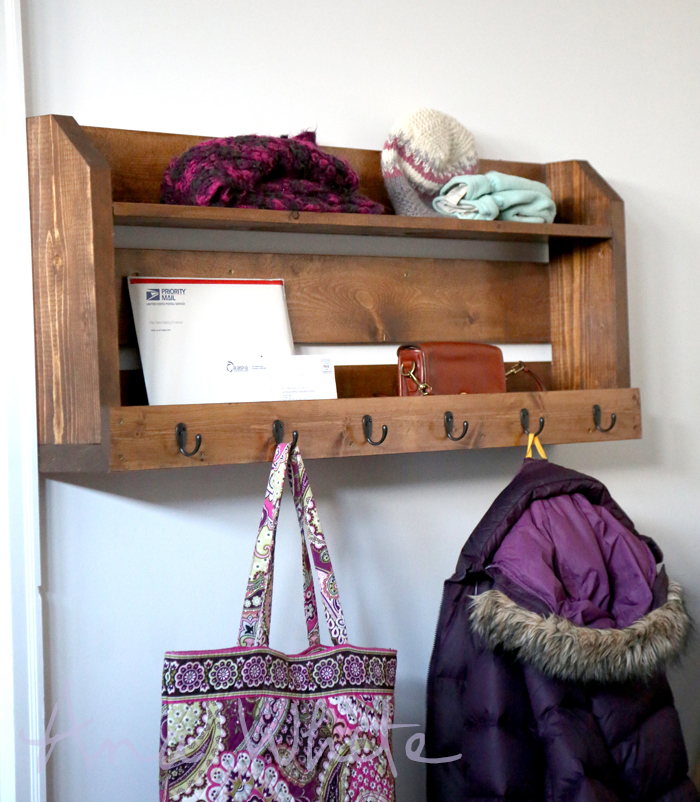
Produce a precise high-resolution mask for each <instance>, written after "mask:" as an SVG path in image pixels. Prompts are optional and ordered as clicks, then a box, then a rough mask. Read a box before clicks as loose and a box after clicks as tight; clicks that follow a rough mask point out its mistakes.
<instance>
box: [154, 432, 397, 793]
mask: <svg viewBox="0 0 700 802" xmlns="http://www.w3.org/2000/svg"><path fill="white" fill-rule="evenodd" d="M285 474H288V476H289V481H290V485H291V488H292V492H293V495H294V505H295V507H296V511H297V518H298V520H299V526H300V529H301V542H302V560H301V562H302V575H303V596H304V613H305V618H306V628H307V635H308V641H309V646H308V648H307V649H306V650H305V651H303V652H301V653H300V654H295V655H286V654H282V653H281V652H277V651H275V650H274V649H271V648H270V647H269V645H268V637H269V632H270V612H271V607H272V579H273V565H274V556H275V533H276V530H277V520H278V517H279V509H280V502H281V500H282V491H283V490H284V484H285ZM307 540H308V547H307V545H306V541H307ZM309 550H310V551H311V557H312V560H313V565H314V568H315V570H316V576H317V578H318V586H319V589H320V592H321V598H322V602H323V609H324V612H325V616H326V621H327V623H328V629H329V631H330V636H331V640H332V641H333V645H332V646H323V645H322V644H321V640H320V636H319V621H318V607H317V602H316V593H315V590H314V582H313V578H312V573H311V570H312V569H311V563H310V560H309ZM395 677H396V652H395V651H393V650H391V649H364V648H361V647H358V646H350V645H349V644H348V636H347V631H346V628H345V619H344V618H343V609H342V607H341V605H340V597H339V596H338V588H337V584H336V580H335V575H334V573H333V567H332V565H331V560H330V555H329V554H328V548H327V546H326V541H325V538H324V535H323V531H322V529H321V526H320V523H319V520H318V515H317V512H316V506H315V504H314V500H313V496H312V495H311V488H310V487H309V482H308V479H307V477H306V471H305V469H304V463H303V461H302V458H301V456H300V454H299V451H298V450H294V452H293V454H290V444H289V443H283V444H280V445H279V446H278V447H277V450H276V451H275V456H274V460H273V463H272V470H271V472H270V479H269V483H268V487H267V493H266V495H265V503H264V507H263V514H262V520H261V522H260V529H259V531H258V537H257V540H256V543H255V551H254V553H253V563H252V566H251V569H250V576H249V579H248V587H247V590H246V594H245V601H244V604H243V614H242V616H241V624H240V631H239V636H238V645H237V646H234V647H232V648H228V649H221V650H214V651H198V652H167V653H166V655H165V664H164V667H163V709H162V718H161V750H160V799H161V802H179V800H183V802H190V800H192V802H194V800H205V801H206V802H225V801H226V802H228V800H231V801H232V802H243V800H251V802H252V801H253V800H255V801H256V802H258V801H259V800H264V802H268V800H270V802H272V800H275V802H292V800H295V801H299V802H302V801H303V802H331V801H332V802H393V800H394V776H395V769H394V765H393V761H392V757H391V750H390V730H391V725H392V721H393V714H394V680H395Z"/></svg>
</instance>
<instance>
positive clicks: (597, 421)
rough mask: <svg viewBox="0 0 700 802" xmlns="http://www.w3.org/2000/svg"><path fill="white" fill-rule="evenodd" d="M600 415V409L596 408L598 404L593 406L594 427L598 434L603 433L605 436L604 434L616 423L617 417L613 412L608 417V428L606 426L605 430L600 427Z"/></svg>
mask: <svg viewBox="0 0 700 802" xmlns="http://www.w3.org/2000/svg"><path fill="white" fill-rule="evenodd" d="M600 414H601V413H600V407H599V406H598V404H594V405H593V423H595V427H596V429H597V430H598V431H599V432H603V434H605V432H609V431H610V430H611V429H612V427H613V426H614V425H615V424H616V423H617V415H616V414H615V413H614V412H613V413H612V414H611V415H610V426H608V428H607V429H604V428H603V427H602V426H601V425H600Z"/></svg>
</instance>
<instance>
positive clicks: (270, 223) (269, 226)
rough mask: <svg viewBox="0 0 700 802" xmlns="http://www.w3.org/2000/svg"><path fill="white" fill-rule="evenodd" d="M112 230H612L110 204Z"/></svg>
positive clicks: (537, 238)
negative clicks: (143, 228) (150, 227)
mask: <svg viewBox="0 0 700 802" xmlns="http://www.w3.org/2000/svg"><path fill="white" fill-rule="evenodd" d="M114 225H116V226H154V227H156V228H208V229H223V230H228V231H281V232H284V233H287V234H346V235H347V234H352V235H354V236H365V237H367V236H375V237H424V238H426V239H476V240H497V241H504V242H548V241H549V240H551V239H574V240H575V239H582V240H605V239H610V238H611V237H612V228H611V227H610V226H606V225H593V226H585V225H566V224H562V223H552V224H551V225H546V224H542V225H540V224H537V223H510V222H507V221H504V220H493V221H490V220H488V221H481V220H452V219H438V218H434V217H397V216H396V215H388V214H387V215H369V214H367V215H364V214H316V213H313V212H272V211H267V210H264V209H263V210H258V209H219V208H210V207H201V206H165V205H163V204H159V203H115V204H114Z"/></svg>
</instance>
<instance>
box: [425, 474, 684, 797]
mask: <svg viewBox="0 0 700 802" xmlns="http://www.w3.org/2000/svg"><path fill="white" fill-rule="evenodd" d="M661 561H662V554H661V551H660V550H659V548H658V546H657V545H656V544H655V543H654V542H653V541H652V540H650V539H649V538H646V537H643V536H642V535H639V534H638V533H637V532H636V530H635V528H634V525H633V524H632V521H630V519H629V518H628V517H627V516H626V515H625V513H624V512H623V511H622V510H621V509H620V507H618V505H617V504H616V503H615V502H614V501H613V499H612V498H611V496H610V494H609V493H608V491H607V490H606V488H605V487H604V486H603V485H602V484H601V483H600V482H598V481H596V480H595V479H592V478H590V477H588V476H584V475H583V474H580V473H576V472H575V471H571V470H568V469H566V468H561V467H559V466H557V465H552V464H551V463H549V462H547V461H545V460H538V461H535V460H530V459H527V460H525V464H524V465H523V468H522V470H521V471H520V472H519V473H518V475H517V476H516V477H515V479H514V480H513V481H512V482H511V483H510V485H509V486H508V487H507V488H506V489H505V490H504V491H503V492H502V493H501V494H500V496H499V497H498V498H497V499H496V501H495V502H494V503H493V505H492V506H491V508H490V509H489V511H488V512H487V513H486V515H485V516H484V518H483V519H482V521H481V522H480V523H479V525H478V526H477V527H476V529H475V530H474V532H473V534H472V536H471V537H470V538H469V540H468V541H467V543H466V544H465V546H464V548H463V549H462V553H461V555H460V558H459V562H458V564H457V571H456V573H455V574H454V576H453V577H452V578H451V579H448V580H447V582H446V583H445V590H444V595H443V601H442V608H441V610H440V619H439V623H438V628H437V634H436V638H435V646H434V648H433V655H432V659H431V663H430V674H429V678H428V724H427V750H428V756H429V757H433V758H436V757H447V756H452V755H457V754H461V758H460V759H459V760H456V761H452V762H448V763H442V764H436V765H430V766H429V767H428V801H429V802H477V800H478V801H479V802H483V801H484V800H496V799H499V800H514V801H515V800H518V802H544V801H545V800H546V801H547V802H550V801H552V802H553V801H554V800H556V801H557V802H584V800H585V802H593V801H595V802H622V800H635V802H652V801H653V802H662V800H663V802H697V800H698V799H699V797H698V794H697V791H696V790H695V788H694V786H693V784H692V783H691V782H690V780H689V779H688V776H687V772H688V761H687V756H686V751H685V746H684V743H683V736H682V733H681V729H680V724H679V720H678V714H677V713H676V710H675V708H674V705H673V696H672V694H671V690H670V688H669V685H668V682H667V681H666V677H665V675H664V670H665V667H666V665H667V664H668V663H669V662H670V661H673V660H675V659H677V658H678V657H679V655H680V654H681V653H682V651H683V648H684V646H685V643H686V641H687V637H688V632H689V629H690V622H689V619H688V615H687V613H686V611H685V607H684V604H683V598H682V593H681V590H680V588H679V587H678V586H677V585H675V584H674V583H673V582H669V581H668V578H667V577H666V573H665V571H664V569H663V567H662V566H661Z"/></svg>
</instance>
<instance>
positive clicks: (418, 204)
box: [381, 109, 479, 217]
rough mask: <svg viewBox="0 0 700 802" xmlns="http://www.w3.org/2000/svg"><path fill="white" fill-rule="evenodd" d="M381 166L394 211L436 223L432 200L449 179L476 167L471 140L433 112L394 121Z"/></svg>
mask: <svg viewBox="0 0 700 802" xmlns="http://www.w3.org/2000/svg"><path fill="white" fill-rule="evenodd" d="M381 162H382V175H383V176H384V183H385V185H386V190H387V192H388V193H389V197H390V198H391V202H392V204H393V206H394V211H395V212H396V214H402V215H410V216H412V217H440V216H441V215H439V214H438V213H437V212H436V211H435V210H434V209H433V206H432V199H433V198H434V197H435V196H436V195H437V194H438V192H439V191H440V189H441V188H442V187H443V186H444V185H445V184H446V183H447V182H448V181H449V180H450V179H451V178H454V177H455V176H457V175H470V174H473V173H476V172H477V170H478V167H479V157H478V156H477V153H476V147H475V145H474V135H473V134H471V133H470V132H469V131H467V129H466V128H465V127H464V126H463V125H462V124H461V123H459V122H458V121H457V120H455V119H454V117H450V116H449V115H448V114H443V113H442V112H441V111H435V109H418V111H414V112H412V113H411V114H408V115H407V116H405V117H402V118H401V119H400V120H398V121H397V122H396V123H395V124H394V126H393V127H392V129H391V131H389V136H388V138H387V141H386V144H385V145H384V150H382V160H381Z"/></svg>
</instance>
